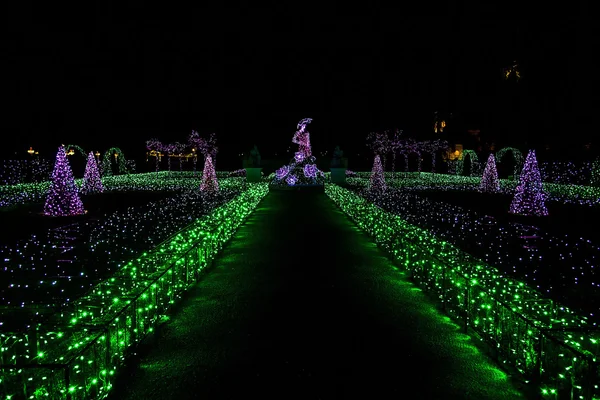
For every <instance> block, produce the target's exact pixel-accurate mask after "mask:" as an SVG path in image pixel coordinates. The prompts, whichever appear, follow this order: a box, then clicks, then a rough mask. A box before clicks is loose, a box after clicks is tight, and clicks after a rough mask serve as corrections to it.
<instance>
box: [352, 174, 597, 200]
mask: <svg viewBox="0 0 600 400" xmlns="http://www.w3.org/2000/svg"><path fill="white" fill-rule="evenodd" d="M356 174H357V175H358V176H357V177H355V178H347V182H348V183H349V184H351V185H353V186H358V187H361V186H362V187H366V186H367V185H368V183H369V178H370V172H357V173H356ZM385 177H386V184H387V185H388V186H390V187H405V188H414V189H436V190H477V189H478V188H479V186H480V185H481V177H479V176H460V175H449V174H437V173H432V172H386V173H385ZM499 181H500V190H501V191H502V192H505V193H513V192H514V190H515V189H516V187H517V184H518V183H519V182H518V181H516V180H509V179H500V180H499ZM543 187H544V191H545V192H546V193H548V195H549V196H550V200H555V201H566V202H580V203H588V204H590V203H593V204H596V203H598V201H600V187H594V186H584V185H566V184H561V183H550V182H543Z"/></svg>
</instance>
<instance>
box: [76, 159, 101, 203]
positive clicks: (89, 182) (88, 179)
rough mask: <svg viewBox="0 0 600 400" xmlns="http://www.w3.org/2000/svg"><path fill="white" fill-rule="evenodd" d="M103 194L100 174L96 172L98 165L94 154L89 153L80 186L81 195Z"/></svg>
mask: <svg viewBox="0 0 600 400" xmlns="http://www.w3.org/2000/svg"><path fill="white" fill-rule="evenodd" d="M102 192H104V186H103V185H102V180H101V179H100V172H99V171H98V164H97V163H96V158H95V157H94V152H93V151H90V154H88V160H87V165H86V166H85V174H84V175H83V184H82V185H81V193H83V194H91V193H102Z"/></svg>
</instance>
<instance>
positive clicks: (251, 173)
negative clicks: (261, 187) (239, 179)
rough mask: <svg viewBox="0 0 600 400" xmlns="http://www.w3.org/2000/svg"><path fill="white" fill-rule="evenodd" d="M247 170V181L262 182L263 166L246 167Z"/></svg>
mask: <svg viewBox="0 0 600 400" xmlns="http://www.w3.org/2000/svg"><path fill="white" fill-rule="evenodd" d="M244 169H245V170H246V182H251V183H254V182H260V180H261V178H262V176H261V175H260V173H261V172H262V168H244Z"/></svg>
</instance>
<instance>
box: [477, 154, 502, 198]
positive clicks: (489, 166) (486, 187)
mask: <svg viewBox="0 0 600 400" xmlns="http://www.w3.org/2000/svg"><path fill="white" fill-rule="evenodd" d="M479 190H481V191H482V192H498V191H500V180H498V170H497V169H496V158H495V157H494V155H493V154H490V156H489V157H488V159H487V163H486V164H485V169H484V170H483V176H482V177H481V184H480V185H479Z"/></svg>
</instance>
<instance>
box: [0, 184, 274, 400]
mask: <svg viewBox="0 0 600 400" xmlns="http://www.w3.org/2000/svg"><path fill="white" fill-rule="evenodd" d="M267 193H268V185H267V184H254V185H249V187H248V188H247V190H245V191H243V192H242V193H241V194H240V195H239V196H237V197H236V198H234V199H233V200H231V201H229V202H228V203H226V204H224V205H222V206H220V207H218V208H216V209H215V210H214V211H212V212H211V213H210V214H209V215H206V216H205V217H203V218H201V219H199V220H198V221H196V222H195V223H193V224H192V225H191V226H189V227H188V228H186V229H185V230H184V231H181V232H179V233H177V234H176V235H174V236H172V237H171V238H170V239H169V240H168V241H166V242H164V243H163V244H161V245H160V246H158V247H157V248H155V249H154V250H152V251H149V252H146V253H144V254H142V255H140V256H139V257H137V258H136V259H135V260H133V261H131V262H130V263H128V264H127V265H126V266H124V267H123V268H122V269H121V270H119V272H118V273H117V274H115V275H114V276H113V277H111V278H110V279H108V280H106V281H104V282H102V283H100V284H99V285H97V286H95V287H94V289H93V290H92V291H90V292H89V293H88V294H87V295H86V296H83V297H81V298H80V299H78V300H77V301H75V302H72V303H70V304H69V307H67V308H66V309H64V310H62V311H61V312H60V313H59V314H53V317H52V318H51V319H49V320H47V321H45V322H44V323H41V322H39V323H34V324H32V325H31V327H30V328H29V329H27V330H25V331H21V332H4V333H2V334H0V341H1V343H0V347H1V348H2V354H1V358H0V362H1V363H0V367H1V375H0V390H1V391H2V393H6V394H7V395H8V396H9V398H10V396H15V397H14V398H25V399H64V398H67V399H72V400H75V399H89V398H103V397H105V396H106V394H107V393H108V391H109V389H110V387H111V382H112V377H113V375H114V373H115V371H116V369H117V368H118V366H119V365H120V364H121V363H122V361H123V359H124V357H125V356H126V355H127V350H128V349H129V348H130V346H131V345H133V344H135V343H137V342H138V341H139V340H141V339H142V338H143V337H144V336H145V335H146V334H147V333H149V332H151V331H152V329H153V327H154V326H155V324H156V323H157V322H158V321H160V320H161V318H162V317H163V316H164V315H165V314H166V313H167V312H168V311H169V310H170V308H171V306H172V305H173V304H174V303H175V301H176V300H177V299H178V297H179V296H180V295H181V293H182V292H183V291H184V290H185V289H187V288H188V287H189V286H190V285H192V284H193V283H194V282H196V280H197V278H198V276H199V273H200V272H201V271H202V270H203V269H204V268H205V267H206V265H207V264H208V263H209V262H210V261H211V260H212V259H213V258H214V256H215V255H216V253H217V252H218V251H219V250H220V249H221V248H222V246H223V244H224V243H225V242H226V241H227V240H229V238H230V237H231V236H232V235H233V233H234V232H235V231H236V229H237V228H238V227H239V225H240V224H241V223H242V222H243V221H244V220H245V218H246V217H247V216H248V215H249V214H250V213H251V212H252V210H253V209H254V208H255V207H256V206H257V204H258V203H259V201H260V200H261V199H262V198H263V197H264V196H265V195H266V194H267Z"/></svg>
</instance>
